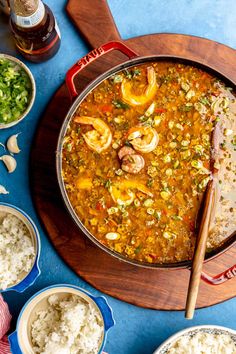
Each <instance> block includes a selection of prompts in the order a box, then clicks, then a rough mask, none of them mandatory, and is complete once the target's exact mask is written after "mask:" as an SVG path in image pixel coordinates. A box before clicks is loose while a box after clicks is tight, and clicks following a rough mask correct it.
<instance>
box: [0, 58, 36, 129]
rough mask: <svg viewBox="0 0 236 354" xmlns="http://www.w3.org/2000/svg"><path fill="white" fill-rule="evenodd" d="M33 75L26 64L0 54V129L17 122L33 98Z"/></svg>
mask: <svg viewBox="0 0 236 354" xmlns="http://www.w3.org/2000/svg"><path fill="white" fill-rule="evenodd" d="M35 92H36V86H35V81H34V77H33V75H32V73H31V71H30V70H29V69H28V68H27V66H26V65H25V64H24V63H22V62H21V61H20V60H19V59H17V58H14V57H12V56H10V55H6V54H0V129H4V128H9V127H12V126H13V125H15V124H17V123H19V122H20V121H21V120H22V119H24V118H25V116H26V115H27V114H28V113H29V111H30V109H31V108H32V106H33V103H34V99H35Z"/></svg>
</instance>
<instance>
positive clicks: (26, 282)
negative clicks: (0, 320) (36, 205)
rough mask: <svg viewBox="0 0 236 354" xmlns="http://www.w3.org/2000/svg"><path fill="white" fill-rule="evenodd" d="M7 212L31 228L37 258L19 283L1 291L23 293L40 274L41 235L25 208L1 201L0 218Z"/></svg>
mask: <svg viewBox="0 0 236 354" xmlns="http://www.w3.org/2000/svg"><path fill="white" fill-rule="evenodd" d="M5 214H12V215H14V216H16V217H17V218H18V219H20V220H21V221H22V222H23V223H24V224H25V226H26V227H27V229H28V230H29V233H30V236H31V239H32V243H33V245H34V248H35V259H34V262H33V265H32V268H31V269H30V271H29V272H28V273H26V272H22V273H21V274H20V275H19V277H18V279H19V280H18V282H17V283H15V284H12V285H11V286H9V287H8V288H7V289H5V290H0V293H1V292H5V291H9V290H14V291H17V292H20V293H21V292H23V291H25V290H26V289H27V288H28V287H29V286H30V285H32V284H33V283H34V282H35V280H36V279H37V277H38V276H39V275H40V269H39V266H38V261H39V256H40V236H39V232H38V229H37V227H36V226H35V224H34V222H33V221H32V219H31V218H30V217H29V216H28V215H27V214H26V213H25V212H24V211H23V210H21V209H19V208H17V207H16V206H13V205H11V204H7V203H0V219H1V218H2V217H4V215H5Z"/></svg>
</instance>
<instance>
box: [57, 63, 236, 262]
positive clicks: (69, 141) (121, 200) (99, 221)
mask: <svg viewBox="0 0 236 354" xmlns="http://www.w3.org/2000/svg"><path fill="white" fill-rule="evenodd" d="M233 107H234V108H233ZM233 109H235V97H234V95H233V92H232V90H231V89H230V88H228V87H226V85H225V84H223V83H222V82H221V81H219V80H218V79H216V78H215V77H213V76H211V75H210V74H208V73H206V72H204V71H202V70H200V69H198V68H196V67H192V66H189V65H184V64H179V63H173V62H149V63H145V64H142V65H137V66H133V67H131V68H129V69H128V70H127V69H126V70H123V71H121V72H118V73H117V74H115V75H113V76H111V77H109V78H108V79H106V80H104V81H103V82H102V83H101V84H99V85H98V86H97V87H96V88H95V89H93V90H92V91H91V92H90V93H89V94H88V95H87V96H86V97H85V99H84V100H83V101H82V102H81V103H80V105H79V107H78V108H77V111H76V113H75V114H74V116H73V117H72V119H71V121H70V124H69V126H68V128H67V131H66V134H65V136H64V140H63V150H62V177H63V181H64V185H65V189H66V192H67V195H68V198H69V200H70V203H71V205H72V206H73V208H74V211H75V212H76V214H77V215H78V217H79V219H80V220H81V222H82V223H83V225H84V226H85V227H86V228H87V229H88V230H89V232H90V233H91V234H92V235H93V236H94V237H95V238H96V239H97V240H99V241H100V242H101V243H102V244H104V245H105V246H107V247H108V248H110V249H112V250H114V251H116V252H118V253H120V254H122V255H124V256H126V257H128V258H130V259H135V260H137V261H140V262H148V263H174V262H179V261H184V260H189V259H191V258H192V255H193V250H194V244H195V239H196V233H195V222H196V217H197V213H198V210H199V208H200V204H201V200H202V197H203V194H204V191H205V189H206V186H207V184H208V181H209V180H210V178H211V171H210V159H211V136H212V132H213V130H214V126H215V124H216V122H217V121H219V120H220V119H221V117H222V116H224V115H227V114H228V113H232V112H231V111H232V110H233ZM235 111H236V110H235ZM235 111H234V114H235ZM224 135H225V139H226V137H229V136H230V137H229V139H228V138H227V139H228V140H227V144H228V143H229V144H231V145H232V146H234V147H235V144H236V136H235V135H234V133H233V131H231V130H230V129H225V131H224ZM224 141H225V143H224ZM225 146H226V140H223V142H222V143H221V146H220V148H221V149H222V151H223V152H224V149H225ZM216 246H217V242H215V241H214V238H212V239H211V242H208V248H209V249H212V248H214V247H216Z"/></svg>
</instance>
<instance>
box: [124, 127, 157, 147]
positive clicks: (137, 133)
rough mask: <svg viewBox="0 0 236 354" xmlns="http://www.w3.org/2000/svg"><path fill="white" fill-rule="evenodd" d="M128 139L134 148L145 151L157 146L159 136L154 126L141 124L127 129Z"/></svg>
mask: <svg viewBox="0 0 236 354" xmlns="http://www.w3.org/2000/svg"><path fill="white" fill-rule="evenodd" d="M128 140H129V141H130V143H131V144H132V146H133V148H134V149H135V150H137V151H139V152H143V153H147V152H151V151H153V150H154V149H155V148H156V147H157V144H158V141H159V137H158V134H157V131H156V130H155V129H154V128H152V127H148V126H144V125H141V126H136V127H133V128H131V129H130V130H129V132H128Z"/></svg>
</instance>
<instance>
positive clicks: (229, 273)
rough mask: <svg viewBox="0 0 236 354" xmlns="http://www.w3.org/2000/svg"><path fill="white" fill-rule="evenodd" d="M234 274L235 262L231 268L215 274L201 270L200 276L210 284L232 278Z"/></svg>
mask: <svg viewBox="0 0 236 354" xmlns="http://www.w3.org/2000/svg"><path fill="white" fill-rule="evenodd" d="M235 276H236V264H235V265H233V266H232V267H231V268H229V269H227V270H225V271H224V272H222V273H220V274H217V275H215V276H212V275H209V274H207V273H204V272H202V275H201V278H202V280H204V281H205V282H206V283H207V284H210V285H220V284H223V283H224V282H226V281H227V280H230V279H232V278H233V277H235Z"/></svg>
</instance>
